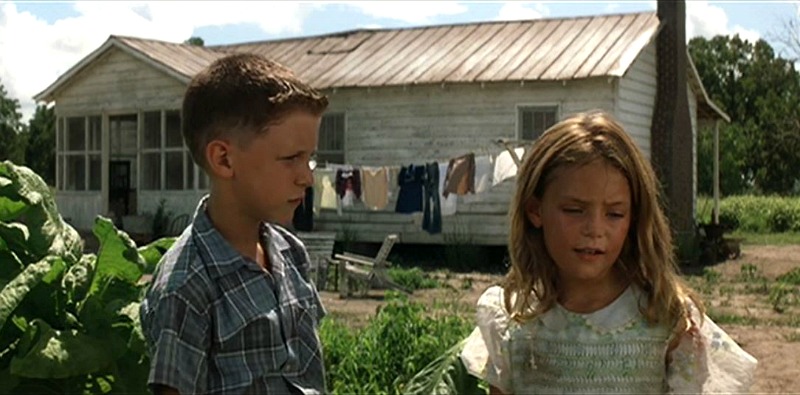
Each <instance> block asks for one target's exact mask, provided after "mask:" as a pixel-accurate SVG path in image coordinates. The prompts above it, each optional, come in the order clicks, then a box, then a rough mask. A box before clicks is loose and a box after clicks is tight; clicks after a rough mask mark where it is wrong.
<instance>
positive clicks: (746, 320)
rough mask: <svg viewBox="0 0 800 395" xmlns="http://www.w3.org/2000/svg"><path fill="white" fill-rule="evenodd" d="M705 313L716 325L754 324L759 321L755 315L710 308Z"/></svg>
mask: <svg viewBox="0 0 800 395" xmlns="http://www.w3.org/2000/svg"><path fill="white" fill-rule="evenodd" d="M706 314H708V317H709V318H711V319H712V320H713V321H714V323H716V324H717V325H724V324H732V325H756V324H758V323H759V320H758V318H755V317H747V316H743V315H738V314H730V313H723V312H717V311H714V310H711V309H709V310H708V311H707V312H706Z"/></svg>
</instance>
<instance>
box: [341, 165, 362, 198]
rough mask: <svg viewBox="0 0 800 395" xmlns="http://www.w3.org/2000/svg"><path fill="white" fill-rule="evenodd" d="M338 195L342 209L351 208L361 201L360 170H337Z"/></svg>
mask: <svg viewBox="0 0 800 395" xmlns="http://www.w3.org/2000/svg"><path fill="white" fill-rule="evenodd" d="M336 195H338V196H339V199H340V201H341V203H342V207H350V206H352V205H353V203H354V202H355V200H357V199H361V172H360V171H359V170H358V169H353V170H343V169H339V170H336Z"/></svg>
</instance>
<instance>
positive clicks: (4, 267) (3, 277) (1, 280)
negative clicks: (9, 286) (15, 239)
mask: <svg viewBox="0 0 800 395" xmlns="http://www.w3.org/2000/svg"><path fill="white" fill-rule="evenodd" d="M22 269H23V266H22V261H20V260H19V257H17V254H15V253H14V251H11V248H9V247H8V244H6V241H5V240H4V239H3V237H1V236H0V288H2V287H4V286H5V284H6V283H8V282H9V281H11V279H12V278H14V277H16V276H17V274H19V273H20V272H21V271H22Z"/></svg>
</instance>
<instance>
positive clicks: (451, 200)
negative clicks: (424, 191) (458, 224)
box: [439, 162, 458, 216]
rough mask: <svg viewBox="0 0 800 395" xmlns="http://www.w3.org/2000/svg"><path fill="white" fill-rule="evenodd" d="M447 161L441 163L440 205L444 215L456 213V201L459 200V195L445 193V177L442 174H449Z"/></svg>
mask: <svg viewBox="0 0 800 395" xmlns="http://www.w3.org/2000/svg"><path fill="white" fill-rule="evenodd" d="M447 166H448V164H447V163H443V162H441V163H439V205H440V206H441V210H442V216H445V215H453V214H455V213H456V202H458V195H456V194H454V193H450V194H448V195H447V196H445V195H444V177H442V176H441V175H442V174H447Z"/></svg>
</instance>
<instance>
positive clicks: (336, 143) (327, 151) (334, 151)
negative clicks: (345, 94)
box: [317, 113, 344, 166]
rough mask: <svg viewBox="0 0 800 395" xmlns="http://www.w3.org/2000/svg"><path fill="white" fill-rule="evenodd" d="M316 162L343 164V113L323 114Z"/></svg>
mask: <svg viewBox="0 0 800 395" xmlns="http://www.w3.org/2000/svg"><path fill="white" fill-rule="evenodd" d="M317 162H318V163H320V164H321V165H323V166H324V165H325V163H337V164H344V113H338V114H325V115H323V116H322V123H321V124H320V126H319V144H318V146H317Z"/></svg>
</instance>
